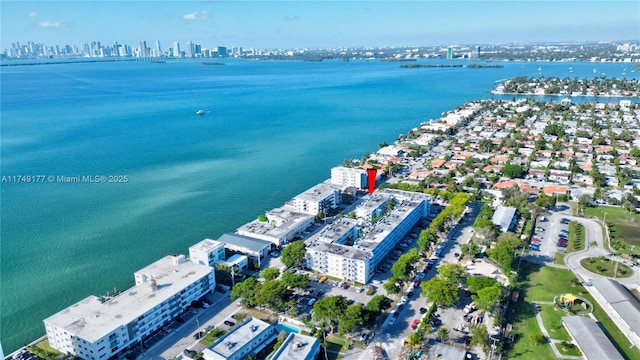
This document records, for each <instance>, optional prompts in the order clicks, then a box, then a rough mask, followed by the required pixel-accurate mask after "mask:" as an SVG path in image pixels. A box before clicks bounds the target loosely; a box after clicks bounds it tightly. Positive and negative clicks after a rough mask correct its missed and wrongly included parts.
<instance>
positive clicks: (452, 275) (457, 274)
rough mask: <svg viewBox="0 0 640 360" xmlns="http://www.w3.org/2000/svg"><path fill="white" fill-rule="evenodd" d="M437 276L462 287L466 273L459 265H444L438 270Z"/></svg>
mask: <svg viewBox="0 0 640 360" xmlns="http://www.w3.org/2000/svg"><path fill="white" fill-rule="evenodd" d="M438 275H440V276H441V277H443V278H445V279H447V280H449V281H451V282H453V283H455V284H458V285H462V284H463V283H464V280H465V277H466V276H467V271H466V270H465V268H464V266H462V265H460V264H454V263H444V264H442V265H440V267H439V268H438Z"/></svg>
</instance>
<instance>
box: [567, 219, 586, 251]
mask: <svg viewBox="0 0 640 360" xmlns="http://www.w3.org/2000/svg"><path fill="white" fill-rule="evenodd" d="M584 247H585V243H584V226H582V225H580V224H578V223H577V222H575V221H572V222H570V223H569V242H568V244H567V253H570V252H574V251H580V250H583V249H584Z"/></svg>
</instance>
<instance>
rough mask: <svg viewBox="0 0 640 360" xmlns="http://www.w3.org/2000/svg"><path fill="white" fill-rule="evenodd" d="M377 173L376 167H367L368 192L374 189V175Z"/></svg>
mask: <svg viewBox="0 0 640 360" xmlns="http://www.w3.org/2000/svg"><path fill="white" fill-rule="evenodd" d="M377 174H378V170H376V169H367V183H368V184H369V189H368V190H369V194H373V192H374V191H376V175H377Z"/></svg>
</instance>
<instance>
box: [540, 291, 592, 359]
mask: <svg viewBox="0 0 640 360" xmlns="http://www.w3.org/2000/svg"><path fill="white" fill-rule="evenodd" d="M538 303H539V304H553V302H550V301H538V302H534V303H533V309H534V310H533V311H535V313H536V321H538V327H539V328H540V331H541V332H542V335H544V336H545V337H546V338H547V340H549V345H550V346H551V350H552V351H553V354H554V355H555V356H556V358H558V359H576V360H577V359H584V357H583V356H572V355H562V354H560V351H558V348H557V347H556V344H559V343H562V340H556V339H552V338H551V336H549V332H548V331H547V329H546V328H545V327H544V323H543V322H542V315H540V312H539V311H538V306H537V304H538Z"/></svg>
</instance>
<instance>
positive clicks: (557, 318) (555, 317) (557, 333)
mask: <svg viewBox="0 0 640 360" xmlns="http://www.w3.org/2000/svg"><path fill="white" fill-rule="evenodd" d="M538 307H539V309H540V316H542V323H543V324H544V327H545V328H546V329H547V331H548V332H549V336H550V337H551V338H552V339H556V340H566V341H571V336H569V333H568V332H567V329H565V328H564V325H562V320H561V319H562V317H563V316H566V315H568V314H567V313H566V312H564V311H562V310H560V309H558V308H557V307H556V306H555V305H538Z"/></svg>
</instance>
